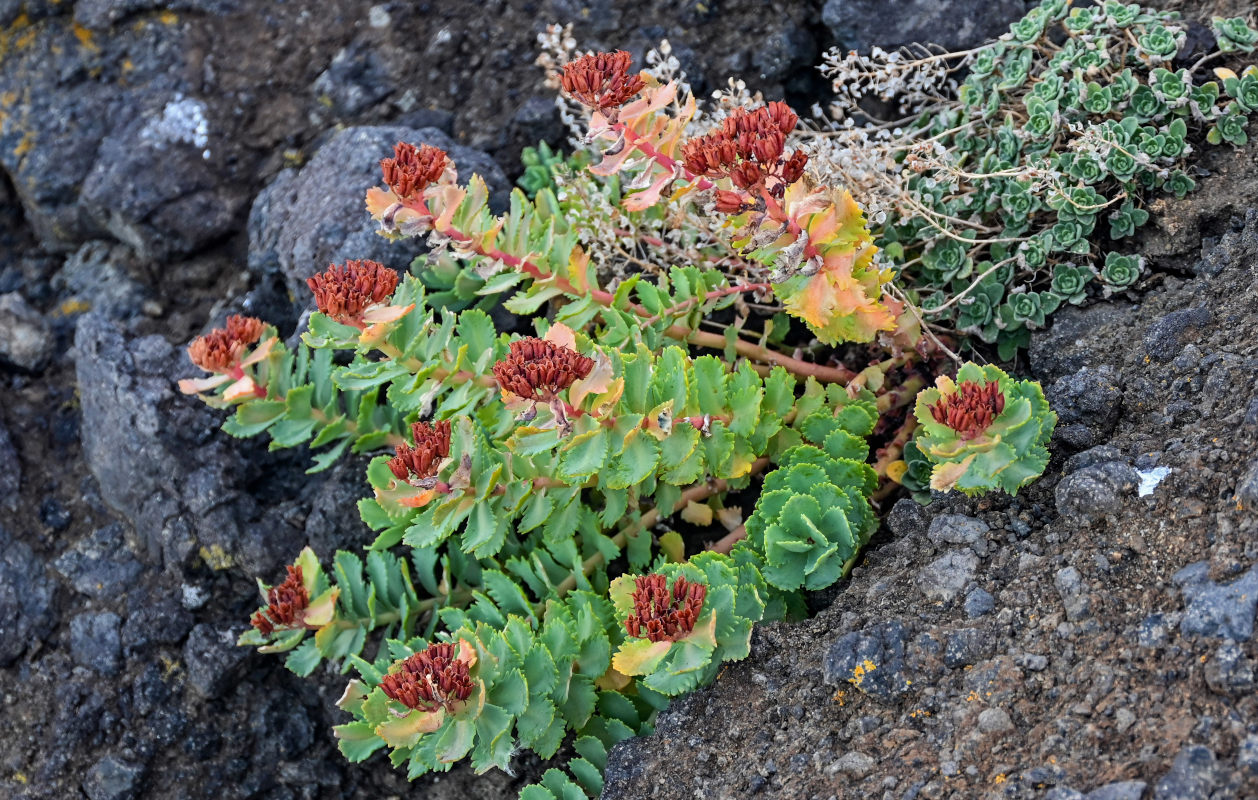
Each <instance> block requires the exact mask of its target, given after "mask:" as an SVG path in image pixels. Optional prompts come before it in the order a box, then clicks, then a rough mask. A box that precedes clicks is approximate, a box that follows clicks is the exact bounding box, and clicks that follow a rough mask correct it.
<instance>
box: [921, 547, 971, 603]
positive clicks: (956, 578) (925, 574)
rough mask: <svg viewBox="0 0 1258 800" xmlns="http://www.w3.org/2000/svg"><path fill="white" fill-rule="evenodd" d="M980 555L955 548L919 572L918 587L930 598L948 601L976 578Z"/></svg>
mask: <svg viewBox="0 0 1258 800" xmlns="http://www.w3.org/2000/svg"><path fill="white" fill-rule="evenodd" d="M977 568H978V557H977V556H975V555H974V554H973V553H971V552H968V551H963V550H953V551H951V552H949V553H946V554H944V555H942V556H940V557H939V558H937V559H935V560H934V561H932V562H931V563H930V564H928V565H926V568H925V569H923V570H922V571H921V572H919V573H918V574H917V588H918V589H920V590H921V592H922V594H924V595H926V598H927V599H928V600H942V601H943V602H948V601H950V600H952V599H953V598H954V597H956V596H957V595H958V594H959V593H960V592H961V590H962V589H964V588H965V587H966V585H967V584H968V583H969V582H970V581H971V580H973V579H974V571H975V570H976V569H977Z"/></svg>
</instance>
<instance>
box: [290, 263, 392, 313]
mask: <svg viewBox="0 0 1258 800" xmlns="http://www.w3.org/2000/svg"><path fill="white" fill-rule="evenodd" d="M397 282H398V277H397V273H396V272H394V271H393V270H391V269H389V268H388V267H386V266H384V265H383V264H380V263H377V262H375V261H346V262H345V265H344V266H337V265H336V264H332V265H330V266H329V267H328V269H327V271H326V272H323V273H321V274H319V275H315V276H313V277H311V278H307V279H306V285H307V286H309V287H310V290H311V291H313V292H314V296H315V304H316V305H317V306H318V307H319V310H320V311H322V312H323V313H324V314H327V315H328V316H329V317H331V318H332V319H334V320H336V321H337V322H342V323H345V324H346V325H357V326H359V327H362V319H361V318H362V313H363V311H365V310H366V309H367V308H368V307H370V306H373V305H377V304H379V303H383V302H384V301H385V300H387V299H388V298H389V296H390V295H392V294H393V290H394V289H396V288H397Z"/></svg>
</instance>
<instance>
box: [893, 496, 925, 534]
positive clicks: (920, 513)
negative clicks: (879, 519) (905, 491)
mask: <svg viewBox="0 0 1258 800" xmlns="http://www.w3.org/2000/svg"><path fill="white" fill-rule="evenodd" d="M929 523H930V515H929V514H927V513H926V509H925V508H923V507H922V506H921V505H920V504H919V503H917V502H916V501H914V500H910V499H909V498H907V497H903V498H901V499H899V500H897V501H895V505H893V506H892V507H891V511H890V512H888V514H887V527H888V528H889V529H890V530H891V532H892V533H894V534H895V535H896V536H898V537H905V536H913V535H921V534H923V533H925V532H926V526H927V525H928V524H929Z"/></svg>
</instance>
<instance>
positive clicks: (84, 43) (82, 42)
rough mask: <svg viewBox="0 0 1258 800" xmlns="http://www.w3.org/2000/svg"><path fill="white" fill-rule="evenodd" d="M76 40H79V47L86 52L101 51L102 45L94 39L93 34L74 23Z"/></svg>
mask: <svg viewBox="0 0 1258 800" xmlns="http://www.w3.org/2000/svg"><path fill="white" fill-rule="evenodd" d="M74 38H75V39H78V40H79V46H80V47H82V48H83V49H84V50H91V51H92V52H97V51H99V50H100V45H98V44H97V43H96V41H95V40H94V39H93V38H92V32H91V31H89V30H88V29H87V28H85V27H83V26H82V25H80V24H79V23H77V22H76V23H74Z"/></svg>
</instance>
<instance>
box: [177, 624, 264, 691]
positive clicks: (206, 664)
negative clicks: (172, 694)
mask: <svg viewBox="0 0 1258 800" xmlns="http://www.w3.org/2000/svg"><path fill="white" fill-rule="evenodd" d="M249 654H250V651H249V650H248V649H246V648H244V647H237V646H236V636H235V634H233V633H232V631H230V630H220V629H219V628H216V627H214V626H212V625H208V624H206V623H201V624H200V625H197V626H196V627H194V628H193V629H192V632H191V633H189V634H188V641H187V642H186V643H184V647H183V661H184V664H186V665H187V666H188V685H189V686H190V687H192V689H193V690H194V691H196V693H197V694H199V695H201V696H202V697H205V698H207V699H211V700H212V699H214V698H215V697H218V696H219V695H221V694H223V692H225V691H226V690H227V688H228V687H229V686H230V685H231V683H232V681H233V679H234V678H235V677H236V675H237V674H238V673H239V671H240V668H241V667H242V666H243V665H244V663H245V660H246V659H247V658H248V657H249Z"/></svg>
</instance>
